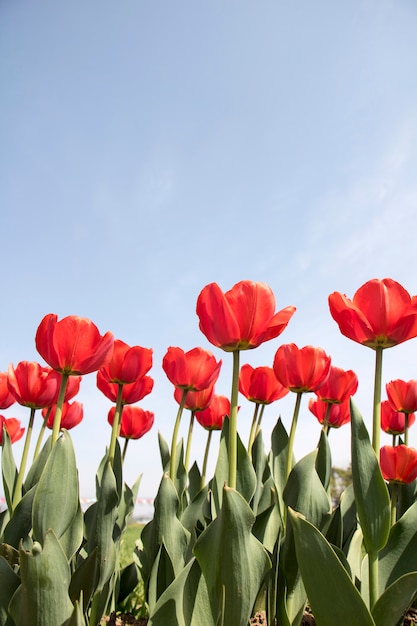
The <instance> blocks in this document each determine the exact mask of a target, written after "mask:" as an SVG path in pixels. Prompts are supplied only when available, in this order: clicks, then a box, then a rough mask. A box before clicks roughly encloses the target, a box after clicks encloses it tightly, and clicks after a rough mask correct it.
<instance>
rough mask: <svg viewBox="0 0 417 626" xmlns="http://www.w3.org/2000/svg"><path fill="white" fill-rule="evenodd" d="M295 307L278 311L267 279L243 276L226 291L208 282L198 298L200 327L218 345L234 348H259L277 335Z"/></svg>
mask: <svg viewBox="0 0 417 626" xmlns="http://www.w3.org/2000/svg"><path fill="white" fill-rule="evenodd" d="M294 311H295V307H293V306H288V307H286V308H285V309H282V311H279V312H278V313H275V297H274V294H273V293H272V290H271V288H270V287H268V285H266V284H265V283H255V282H252V281H250V280H242V281H241V282H239V283H237V284H236V285H234V286H233V287H232V288H231V289H230V290H229V291H226V292H225V293H223V291H222V290H221V289H220V287H219V286H218V284H217V283H211V284H209V285H206V286H205V287H204V288H203V289H202V291H201V293H200V295H199V296H198V299H197V315H198V317H199V319H200V330H201V331H202V332H203V333H204V335H205V336H206V337H207V339H208V340H209V341H210V343H212V344H213V345H215V346H217V347H218V348H222V349H223V350H226V352H233V351H235V350H247V349H250V348H256V347H257V346H259V345H260V344H261V343H263V342H264V341H269V340H270V339H274V338H275V337H278V335H280V334H281V333H282V331H283V330H284V329H285V328H286V326H287V324H288V322H289V321H290V319H291V317H292V316H293V314H294Z"/></svg>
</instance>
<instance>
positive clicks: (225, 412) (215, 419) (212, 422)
mask: <svg viewBox="0 0 417 626" xmlns="http://www.w3.org/2000/svg"><path fill="white" fill-rule="evenodd" d="M229 415H230V400H229V398H227V397H226V396H218V395H215V396H214V398H213V399H212V401H211V403H210V405H209V406H208V407H207V408H206V409H204V411H196V413H195V416H196V419H197V422H198V423H199V424H201V426H203V428H205V429H206V430H221V429H222V426H223V421H224V419H225V418H226V417H229Z"/></svg>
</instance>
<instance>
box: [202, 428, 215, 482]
mask: <svg viewBox="0 0 417 626" xmlns="http://www.w3.org/2000/svg"><path fill="white" fill-rule="evenodd" d="M212 433H213V431H212V430H209V431H208V433H207V443H206V449H205V450H204V459H203V468H202V470H201V480H200V488H201V489H202V488H203V487H204V485H205V482H206V470H207V460H208V454H209V450H210V443H211V436H212Z"/></svg>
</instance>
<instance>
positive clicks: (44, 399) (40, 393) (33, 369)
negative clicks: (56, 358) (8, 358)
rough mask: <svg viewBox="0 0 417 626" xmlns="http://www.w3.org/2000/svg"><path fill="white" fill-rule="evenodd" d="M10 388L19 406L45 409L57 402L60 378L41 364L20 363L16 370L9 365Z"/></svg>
mask: <svg viewBox="0 0 417 626" xmlns="http://www.w3.org/2000/svg"><path fill="white" fill-rule="evenodd" d="M8 386H9V391H10V392H11V393H12V394H13V396H14V397H15V398H16V401H17V402H18V403H19V404H22V405H23V406H28V407H30V408H31V409H43V408H44V407H47V406H52V404H54V402H56V398H57V395H58V391H59V386H60V376H58V375H57V373H56V372H54V371H53V370H51V368H49V367H42V365H40V364H39V363H35V362H30V361H20V363H18V364H17V366H16V367H15V368H14V367H13V365H9V371H8Z"/></svg>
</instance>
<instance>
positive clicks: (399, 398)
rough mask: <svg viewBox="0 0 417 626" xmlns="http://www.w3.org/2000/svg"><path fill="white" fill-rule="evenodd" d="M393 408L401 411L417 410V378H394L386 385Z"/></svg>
mask: <svg viewBox="0 0 417 626" xmlns="http://www.w3.org/2000/svg"><path fill="white" fill-rule="evenodd" d="M386 390H387V396H388V400H389V403H390V404H391V406H392V408H393V409H395V410H396V411H401V413H414V412H415V411H417V380H409V381H408V382H406V381H405V380H392V381H391V382H389V383H387V385H386Z"/></svg>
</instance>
